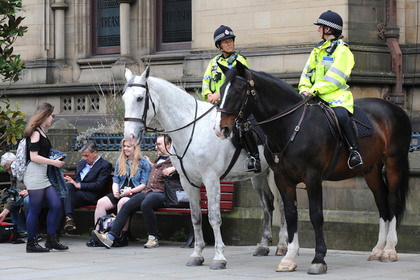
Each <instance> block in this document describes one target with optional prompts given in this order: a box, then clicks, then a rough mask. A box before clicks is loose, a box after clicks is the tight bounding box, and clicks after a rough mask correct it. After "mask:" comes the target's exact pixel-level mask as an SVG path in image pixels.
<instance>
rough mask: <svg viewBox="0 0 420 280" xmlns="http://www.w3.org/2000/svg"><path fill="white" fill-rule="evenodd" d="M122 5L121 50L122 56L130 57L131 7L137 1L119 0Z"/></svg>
mask: <svg viewBox="0 0 420 280" xmlns="http://www.w3.org/2000/svg"><path fill="white" fill-rule="evenodd" d="M117 1H118V3H120V42H121V43H120V44H121V45H120V48H121V56H122V57H125V58H129V57H130V5H131V4H134V3H135V2H136V0H117Z"/></svg>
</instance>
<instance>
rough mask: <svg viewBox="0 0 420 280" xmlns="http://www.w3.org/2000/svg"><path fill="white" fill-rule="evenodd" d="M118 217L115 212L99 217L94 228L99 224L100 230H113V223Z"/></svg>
mask: <svg viewBox="0 0 420 280" xmlns="http://www.w3.org/2000/svg"><path fill="white" fill-rule="evenodd" d="M116 218H117V216H116V215H114V213H111V214H109V215H105V216H102V217H99V218H98V220H97V221H96V224H95V226H94V229H95V228H96V226H97V225H98V224H99V232H108V231H110V230H111V225H112V223H113V222H114V221H115V219H116Z"/></svg>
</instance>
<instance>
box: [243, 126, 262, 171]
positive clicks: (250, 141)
mask: <svg viewBox="0 0 420 280" xmlns="http://www.w3.org/2000/svg"><path fill="white" fill-rule="evenodd" d="M242 143H243V144H244V146H245V149H246V150H247V151H248V159H247V161H246V162H247V164H246V171H248V172H251V171H254V172H255V173H260V172H261V160H260V153H259V151H258V146H257V141H256V140H255V137H254V133H253V132H252V131H244V132H243V134H242Z"/></svg>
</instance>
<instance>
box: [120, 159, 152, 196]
mask: <svg viewBox="0 0 420 280" xmlns="http://www.w3.org/2000/svg"><path fill="white" fill-rule="evenodd" d="M119 161H120V159H118V160H117V163H116V165H115V171H114V178H113V179H112V180H113V182H114V183H118V188H119V189H122V188H124V182H125V179H126V178H127V177H128V179H129V180H131V181H132V182H133V184H134V186H135V187H137V186H139V185H141V184H145V185H147V181H148V180H149V174H150V170H151V168H150V165H149V162H148V161H147V159H145V158H144V157H142V158H141V160H140V162H139V168H138V169H137V173H136V174H135V175H134V176H130V175H128V174H130V165H129V164H128V161H127V162H126V164H127V175H123V176H119V175H118V166H119Z"/></svg>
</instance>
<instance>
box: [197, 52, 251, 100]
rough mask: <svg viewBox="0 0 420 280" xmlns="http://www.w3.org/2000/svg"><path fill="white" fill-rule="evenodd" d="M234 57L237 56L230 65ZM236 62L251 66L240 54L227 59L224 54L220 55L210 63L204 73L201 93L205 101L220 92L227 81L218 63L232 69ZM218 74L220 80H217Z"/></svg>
mask: <svg viewBox="0 0 420 280" xmlns="http://www.w3.org/2000/svg"><path fill="white" fill-rule="evenodd" d="M232 55H234V56H236V59H235V60H233V62H232V63H229V62H228V60H229V58H230V57H231V56H232ZM236 61H240V62H241V63H242V64H243V65H245V66H246V67H248V68H249V64H248V61H247V60H246V58H245V57H244V56H243V55H241V54H238V53H233V54H231V55H230V56H229V57H227V58H224V57H223V55H222V54H219V55H217V56H215V57H214V58H213V59H212V60H211V61H210V63H209V65H208V66H207V69H206V72H205V73H204V77H203V86H202V92H201V94H202V95H203V97H204V100H205V101H208V99H207V95H209V94H211V93H215V92H219V91H220V88H221V87H222V85H223V83H224V82H225V79H226V77H225V75H224V74H223V72H222V70H221V69H220V67H219V65H217V62H219V63H220V64H221V65H223V66H226V67H228V68H232V67H234V66H235V65H236ZM218 73H220V74H219V75H220V79H218V80H217V79H216V76H217V75H218ZM216 80H217V81H216Z"/></svg>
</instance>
